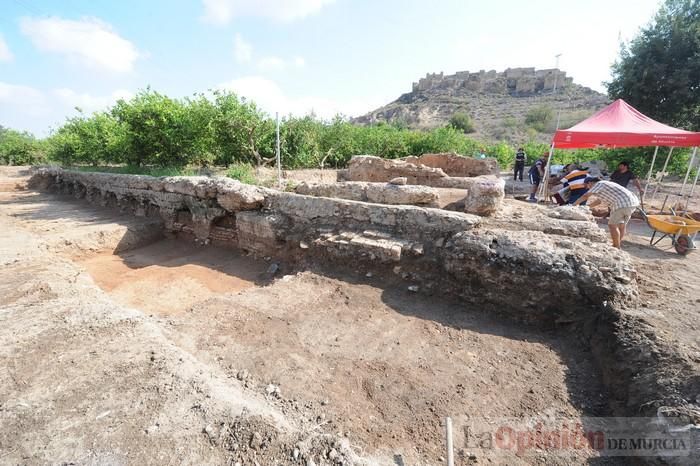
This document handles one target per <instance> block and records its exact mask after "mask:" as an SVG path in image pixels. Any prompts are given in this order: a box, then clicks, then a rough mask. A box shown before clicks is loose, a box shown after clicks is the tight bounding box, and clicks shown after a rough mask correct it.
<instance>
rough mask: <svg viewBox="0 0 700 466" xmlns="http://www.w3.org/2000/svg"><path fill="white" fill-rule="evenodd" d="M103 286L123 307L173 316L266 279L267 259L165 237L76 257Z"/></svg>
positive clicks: (96, 281)
mask: <svg viewBox="0 0 700 466" xmlns="http://www.w3.org/2000/svg"><path fill="white" fill-rule="evenodd" d="M78 264H79V265H81V266H82V267H84V268H85V269H86V270H87V271H88V272H89V273H90V275H91V276H92V278H93V280H95V283H97V284H98V285H99V286H100V288H102V289H103V290H105V291H107V292H109V293H110V295H111V296H112V297H113V299H114V300H115V301H116V302H117V303H119V304H122V305H124V306H129V307H135V308H138V309H142V310H144V311H147V312H152V313H157V314H160V315H169V314H174V313H179V312H183V311H185V310H186V309H189V308H190V307H191V306H192V305H194V304H195V303H198V302H200V301H203V300H205V299H207V298H209V297H211V296H215V295H217V294H221V293H236V292H239V291H242V290H245V289H248V288H251V287H253V286H255V283H256V282H258V281H263V280H265V279H266V275H265V271H266V270H267V267H268V264H265V263H264V262H259V261H254V260H252V259H250V258H248V257H245V256H241V255H240V254H238V253H236V252H234V251H230V250H220V249H215V248H199V247H197V246H195V245H194V244H192V243H190V242H187V241H175V240H163V241H160V242H158V243H154V244H151V245H148V246H145V247H142V248H139V249H135V250H130V251H128V252H125V253H123V254H119V255H115V254H112V253H111V252H105V253H101V254H98V255H95V256H93V257H90V258H88V259H85V260H82V261H79V262H78Z"/></svg>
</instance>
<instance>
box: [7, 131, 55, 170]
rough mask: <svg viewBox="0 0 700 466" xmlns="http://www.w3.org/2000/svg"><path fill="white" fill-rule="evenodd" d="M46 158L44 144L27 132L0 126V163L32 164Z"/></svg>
mask: <svg viewBox="0 0 700 466" xmlns="http://www.w3.org/2000/svg"><path fill="white" fill-rule="evenodd" d="M45 159H46V152H45V150H44V145H43V144H42V142H41V141H38V140H37V139H36V138H35V137H34V136H32V135H31V134H29V133H27V132H20V131H15V130H13V129H9V128H5V127H3V126H0V164H3V165H32V164H35V163H41V162H43V161H45Z"/></svg>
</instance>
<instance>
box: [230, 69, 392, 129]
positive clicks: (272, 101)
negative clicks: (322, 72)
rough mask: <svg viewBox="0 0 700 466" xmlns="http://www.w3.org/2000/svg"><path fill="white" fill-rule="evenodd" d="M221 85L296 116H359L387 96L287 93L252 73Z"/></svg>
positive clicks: (264, 107)
mask: <svg viewBox="0 0 700 466" xmlns="http://www.w3.org/2000/svg"><path fill="white" fill-rule="evenodd" d="M218 87H219V89H226V90H229V91H233V92H235V93H236V94H238V95H239V96H242V97H245V98H246V99H248V100H250V101H253V102H255V103H256V104H257V105H258V107H260V108H261V109H262V110H264V111H266V112H267V113H269V114H270V115H274V114H275V112H279V113H280V115H287V114H290V113H291V114H293V115H296V116H303V115H308V114H309V113H312V112H313V113H314V114H316V115H317V116H319V117H321V118H324V119H330V118H333V117H334V116H335V115H337V114H343V115H347V116H357V115H361V114H364V113H366V112H368V111H370V110H372V109H374V108H377V107H379V106H380V105H381V104H382V103H383V102H384V99H381V98H378V99H368V100H359V99H353V100H351V101H347V102H341V101H336V100H332V99H327V98H323V97H315V96H299V97H290V96H287V95H286V94H285V93H284V91H283V90H282V89H281V88H280V87H279V86H278V85H277V83H275V82H274V81H272V80H270V79H267V78H263V77H259V76H250V77H245V78H240V79H234V80H232V81H229V82H226V83H222V84H220V85H219V86H218Z"/></svg>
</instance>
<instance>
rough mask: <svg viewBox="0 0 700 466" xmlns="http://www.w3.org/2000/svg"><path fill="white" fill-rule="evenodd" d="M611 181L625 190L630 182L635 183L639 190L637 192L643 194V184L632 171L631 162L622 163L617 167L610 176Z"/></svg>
mask: <svg viewBox="0 0 700 466" xmlns="http://www.w3.org/2000/svg"><path fill="white" fill-rule="evenodd" d="M610 181H612V182H613V183H617V184H619V185H620V186H622V187H623V188H626V187H627V185H628V184H630V181H634V186H635V187H636V188H637V191H639V193H640V194H641V193H642V183H640V182H639V178H637V175H635V174H634V172H632V170H630V163H629V162H620V165H618V166H617V170H615V171H614V172H613V174H612V175H610Z"/></svg>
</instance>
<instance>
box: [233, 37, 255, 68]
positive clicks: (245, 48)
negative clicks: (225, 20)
mask: <svg viewBox="0 0 700 466" xmlns="http://www.w3.org/2000/svg"><path fill="white" fill-rule="evenodd" d="M233 55H234V56H235V57H236V61H237V62H238V63H247V62H249V61H250V59H251V58H252V57H253V46H252V45H250V43H248V42H246V41H245V40H244V39H243V37H241V35H240V34H236V37H234V39H233Z"/></svg>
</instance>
